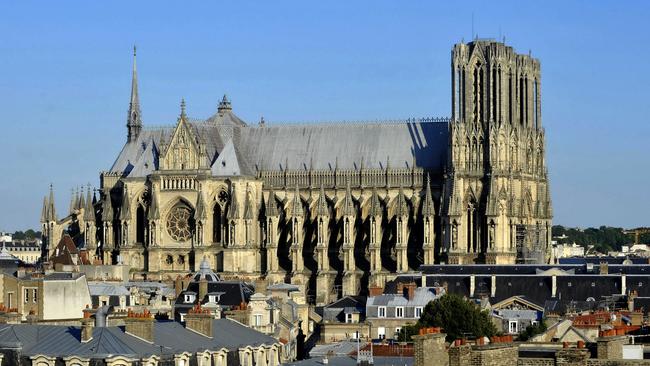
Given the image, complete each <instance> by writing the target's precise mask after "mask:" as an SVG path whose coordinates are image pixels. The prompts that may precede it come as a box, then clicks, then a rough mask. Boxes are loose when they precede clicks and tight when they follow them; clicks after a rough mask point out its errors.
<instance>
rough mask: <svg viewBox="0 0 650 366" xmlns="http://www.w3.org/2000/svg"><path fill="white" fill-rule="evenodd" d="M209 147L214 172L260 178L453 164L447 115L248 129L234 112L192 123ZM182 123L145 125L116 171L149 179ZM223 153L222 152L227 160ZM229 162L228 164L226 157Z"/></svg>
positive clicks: (123, 153)
mask: <svg viewBox="0 0 650 366" xmlns="http://www.w3.org/2000/svg"><path fill="white" fill-rule="evenodd" d="M186 122H187V125H188V126H189V127H190V129H191V130H192V132H193V133H194V134H195V135H196V136H198V138H199V139H200V141H201V142H203V143H204V144H205V146H206V151H207V155H208V159H209V162H210V167H211V171H212V174H213V175H218V176H222V175H254V174H256V172H257V171H280V170H286V169H290V170H303V169H309V168H311V169H314V170H332V169H334V168H335V165H337V164H338V168H339V169H359V168H360V166H361V165H362V164H363V166H364V167H365V168H370V169H373V168H380V169H384V168H386V166H387V163H388V160H390V166H391V167H392V168H410V167H412V165H413V164H415V165H416V166H417V167H421V168H426V169H428V170H432V171H437V172H442V169H443V166H444V164H445V162H446V154H447V143H448V142H447V138H448V123H447V120H446V119H439V120H437V119H436V120H432V119H431V120H429V119H421V120H416V119H409V120H403V121H392V122H390V123H377V122H368V123H331V124H324V123H319V124H315V123H312V124H309V123H305V124H295V125H283V124H279V125H272V124H271V125H269V124H265V125H264V126H248V125H246V123H245V122H244V121H242V120H241V119H240V118H239V117H237V116H236V115H235V114H234V113H232V111H230V110H224V111H222V112H220V113H217V114H216V115H214V116H212V117H210V118H208V119H207V120H189V119H188V120H186ZM174 129H175V125H169V126H165V127H145V128H143V129H142V131H141V132H140V134H139V135H138V138H137V139H135V140H133V141H131V142H127V143H126V144H125V145H124V147H123V148H122V151H121V152H120V153H119V155H118V157H117V159H116V160H115V162H114V163H113V166H112V167H111V169H110V171H111V172H114V173H120V174H122V175H125V176H129V177H144V176H146V175H148V174H150V173H151V172H152V171H153V170H154V169H156V168H157V167H158V155H159V146H160V145H161V144H162V142H163V141H164V142H167V143H168V142H169V140H170V138H171V135H172V133H173V131H174ZM222 155H223V157H222ZM224 160H225V161H226V163H225V165H224V164H223V161H224Z"/></svg>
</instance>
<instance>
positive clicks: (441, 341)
mask: <svg viewBox="0 0 650 366" xmlns="http://www.w3.org/2000/svg"><path fill="white" fill-rule="evenodd" d="M423 330H424V332H422V333H421V334H420V335H417V336H414V337H413V342H414V356H415V360H414V361H415V362H414V365H415V366H427V365H449V366H500V365H517V366H614V365H617V366H644V365H645V366H647V365H650V360H642V359H639V360H631V359H623V345H624V344H626V341H627V339H626V337H617V336H611V337H601V338H599V339H598V340H597V352H596V358H591V356H592V355H591V352H590V351H589V349H588V348H585V347H584V344H580V343H579V344H577V347H574V346H571V345H569V344H568V343H566V342H565V345H564V348H560V349H556V350H553V349H554V348H556V347H557V345H558V344H557V343H555V344H552V343H537V344H536V347H537V350H543V349H544V348H546V347H548V349H549V351H550V352H545V353H546V356H545V357H525V356H524V357H522V356H520V355H519V347H520V345H521V344H516V343H511V342H510V343H493V344H488V345H482V344H466V343H465V342H464V341H462V342H461V341H460V340H458V341H457V342H454V343H453V344H450V345H448V347H447V344H446V343H445V336H446V334H444V333H440V330H439V328H429V330H434V331H433V332H428V331H427V329H423ZM478 343H481V342H478Z"/></svg>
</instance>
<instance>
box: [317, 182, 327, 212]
mask: <svg viewBox="0 0 650 366" xmlns="http://www.w3.org/2000/svg"><path fill="white" fill-rule="evenodd" d="M316 215H318V216H328V215H329V210H328V208H327V196H325V187H323V184H322V183H321V185H320V194H319V195H318V202H316Z"/></svg>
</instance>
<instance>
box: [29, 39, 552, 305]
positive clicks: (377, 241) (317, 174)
mask: <svg viewBox="0 0 650 366" xmlns="http://www.w3.org/2000/svg"><path fill="white" fill-rule="evenodd" d="M452 80H453V83H452V84H453V86H452V117H451V118H450V119H449V118H423V119H408V120H402V121H387V122H382V123H376V122H370V123H366V122H360V123H340V124H336V123H332V124H297V125H287V124H267V123H265V122H264V119H261V120H260V122H259V123H258V124H256V125H252V124H247V123H246V122H244V121H243V120H242V119H240V118H239V117H237V116H236V115H235V114H234V112H233V109H232V105H231V102H230V101H229V100H228V99H227V98H226V97H225V96H224V98H223V99H222V101H221V102H220V103H219V106H218V109H217V112H216V114H214V115H213V116H211V117H209V118H207V119H203V120H195V119H191V118H189V117H188V116H187V113H186V106H185V102H184V101H183V102H182V103H181V112H180V115H179V117H178V119H177V121H176V123H175V124H174V125H171V126H166V127H149V126H144V125H143V122H142V113H141V109H140V102H139V95H138V79H137V72H136V68H135V54H134V66H133V82H132V89H131V102H130V105H129V111H128V115H127V139H126V140H127V141H126V144H125V145H124V147H123V148H122V151H121V152H120V154H119V155H118V157H117V159H116V160H115V163H114V164H113V166H112V167H111V168H110V169H109V170H108V171H105V172H102V173H101V177H100V179H101V189H100V194H99V197H91V194H90V191H88V192H87V195H86V198H84V197H83V194H78V196H77V198H75V199H73V202H72V203H71V205H70V206H71V209H70V214H69V215H68V216H66V218H64V219H61V220H59V219H58V218H57V216H56V211H55V208H54V206H53V200H54V199H53V194H52V193H50V197H49V198H45V199H44V204H43V212H42V215H41V218H42V220H41V221H42V223H43V224H42V229H43V233H44V239H45V240H44V247H45V248H52V247H53V243H54V242H55V240H56V238H57V237H58V236H60V235H61V233H62V232H63V231H65V230H66V229H65V228H64V227H62V226H65V225H68V226H70V225H74V226H75V227H77V228H78V230H79V233H81V234H80V235H81V236H80V238H82V239H83V245H84V246H85V248H86V249H87V250H88V251H89V252H90V253H92V255H94V256H95V259H97V258H98V259H101V260H102V261H103V262H104V263H107V264H110V263H118V262H120V263H125V264H129V265H131V267H132V268H133V269H134V271H135V272H134V275H135V276H139V277H141V278H151V279H171V278H174V277H175V276H176V275H178V274H181V273H187V272H188V271H192V270H195V267H196V266H198V263H200V262H201V261H202V259H203V258H205V259H207V260H208V261H209V263H210V265H211V268H215V269H216V270H217V271H218V272H220V273H221V274H222V275H223V276H224V277H225V278H228V277H239V278H245V279H249V280H259V279H264V280H266V281H267V282H268V283H277V282H290V283H293V284H296V285H299V286H301V287H302V288H303V289H304V291H305V292H306V294H307V295H308V297H309V299H310V301H312V302H317V303H328V302H330V301H332V300H333V299H336V298H340V297H342V296H345V295H356V294H358V293H365V292H367V288H368V286H369V285H379V286H382V285H383V284H384V283H385V281H386V280H387V279H390V278H391V277H392V276H394V275H395V274H398V273H406V272H409V271H414V270H417V269H418V268H419V266H420V265H422V264H434V263H447V262H448V263H459V264H468V263H516V262H545V261H547V260H548V253H549V252H548V250H549V246H548V243H549V241H550V223H551V202H550V195H549V187H548V180H547V172H546V162H545V159H544V155H545V153H544V151H545V145H544V130H543V128H542V123H541V108H540V106H541V101H540V95H541V91H540V90H541V89H540V85H541V84H540V83H541V81H540V66H539V61H538V60H536V59H534V58H532V57H530V56H529V55H528V56H527V55H520V54H516V53H515V52H514V50H513V49H512V48H511V47H508V46H506V45H504V44H503V43H500V42H496V41H490V40H475V41H473V42H470V43H468V44H458V45H456V46H455V47H454V49H453V51H452ZM48 250H49V249H46V250H45V252H47V251H48ZM45 254H47V253H45Z"/></svg>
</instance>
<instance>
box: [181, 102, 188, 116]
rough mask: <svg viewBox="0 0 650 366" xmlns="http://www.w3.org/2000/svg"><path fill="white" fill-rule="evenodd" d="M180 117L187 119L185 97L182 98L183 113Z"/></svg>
mask: <svg viewBox="0 0 650 366" xmlns="http://www.w3.org/2000/svg"><path fill="white" fill-rule="evenodd" d="M180 118H181V119H183V120H185V119H187V115H186V114H185V98H181V115H180Z"/></svg>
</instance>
